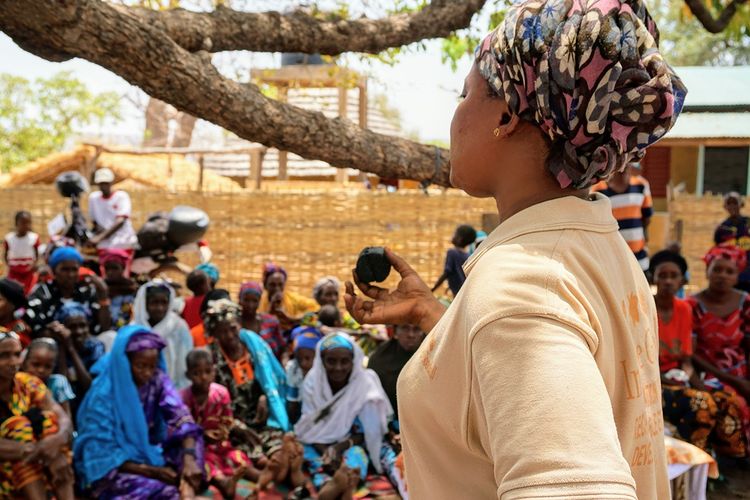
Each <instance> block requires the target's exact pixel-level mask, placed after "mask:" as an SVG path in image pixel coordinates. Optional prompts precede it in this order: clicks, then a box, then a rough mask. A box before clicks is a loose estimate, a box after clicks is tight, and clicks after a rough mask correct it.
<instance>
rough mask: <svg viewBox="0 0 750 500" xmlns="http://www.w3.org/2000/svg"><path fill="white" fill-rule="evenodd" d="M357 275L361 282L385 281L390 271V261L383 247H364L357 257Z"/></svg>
mask: <svg viewBox="0 0 750 500" xmlns="http://www.w3.org/2000/svg"><path fill="white" fill-rule="evenodd" d="M356 271H357V277H358V278H359V280H360V281H362V282H363V283H372V282H373V281H374V282H377V283H381V282H383V281H385V279H386V278H387V277H388V275H389V274H390V273H391V263H390V262H389V261H388V257H386V255H385V248H383V247H366V248H365V249H364V250H362V251H361V252H360V253H359V258H358V259H357V269H356Z"/></svg>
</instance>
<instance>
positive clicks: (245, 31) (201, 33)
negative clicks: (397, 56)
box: [120, 0, 487, 55]
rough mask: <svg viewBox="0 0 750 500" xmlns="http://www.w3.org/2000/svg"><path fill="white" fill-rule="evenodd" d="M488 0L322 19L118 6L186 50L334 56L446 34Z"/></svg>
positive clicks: (443, 0) (446, 0)
mask: <svg viewBox="0 0 750 500" xmlns="http://www.w3.org/2000/svg"><path fill="white" fill-rule="evenodd" d="M486 1H487V0H433V1H432V3H430V4H429V5H427V6H426V7H425V8H424V9H422V10H420V11H417V12H413V13H403V14H394V15H391V16H388V17H385V18H383V19H367V18H361V19H353V20H336V21H325V20H321V19H318V18H315V17H313V16H311V15H308V14H305V13H303V12H301V11H296V12H293V13H290V14H281V13H279V12H264V13H253V12H239V11H235V10H232V9H229V8H226V7H221V6H220V7H218V8H217V9H216V10H215V11H213V12H205V13H198V12H191V11H188V10H184V9H172V10H166V11H154V10H150V9H144V8H132V7H125V6H121V7H120V8H121V9H126V10H129V11H131V12H133V13H135V14H137V15H138V16H140V17H143V18H144V19H145V20H147V21H148V22H149V23H151V24H152V25H153V26H154V27H157V28H161V29H163V30H164V31H165V32H166V33H167V34H168V35H169V37H170V38H172V40H174V41H175V42H176V43H177V44H178V45H180V46H181V47H183V48H184V49H186V50H189V51H190V52H196V51H199V50H206V51H209V52H222V51H227V50H249V51H253V52H304V53H307V54H313V53H316V52H317V53H321V54H328V55H337V54H341V53H343V52H366V53H371V54H376V53H378V52H382V51H383V50H385V49H388V48H391V47H400V46H402V45H407V44H410V43H412V42H417V41H420V40H424V39H427V38H439V37H445V36H448V35H449V34H450V33H451V32H453V31H455V30H458V29H461V28H466V27H468V26H469V23H470V22H471V18H472V16H473V15H474V14H475V13H477V12H478V11H479V10H480V9H481V8H482V6H483V5H484V4H485V2H486Z"/></svg>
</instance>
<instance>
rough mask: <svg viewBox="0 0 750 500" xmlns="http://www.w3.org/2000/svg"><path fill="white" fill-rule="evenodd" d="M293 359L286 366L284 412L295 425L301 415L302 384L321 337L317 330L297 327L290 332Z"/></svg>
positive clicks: (308, 327) (310, 366)
mask: <svg viewBox="0 0 750 500" xmlns="http://www.w3.org/2000/svg"><path fill="white" fill-rule="evenodd" d="M292 337H293V339H294V340H293V341H292V346H293V350H294V357H293V358H292V359H290V360H289V361H288V362H287V364H286V367H285V368H286V385H287V389H286V411H287V414H288V415H289V421H290V422H291V423H293V424H294V423H296V422H297V420H299V417H300V415H301V414H302V405H301V396H300V391H301V389H302V382H303V381H304V379H305V375H307V372H309V371H310V368H312V365H313V361H315V346H317V345H318V342H319V341H320V339H321V338H322V337H323V335H322V334H321V332H320V331H319V330H318V329H317V328H313V327H310V326H299V327H297V328H295V329H294V330H292Z"/></svg>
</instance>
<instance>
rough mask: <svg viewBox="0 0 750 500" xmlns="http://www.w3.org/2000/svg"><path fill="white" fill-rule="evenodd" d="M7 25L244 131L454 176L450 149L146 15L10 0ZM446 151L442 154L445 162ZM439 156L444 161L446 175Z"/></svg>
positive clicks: (94, 5)
mask: <svg viewBox="0 0 750 500" xmlns="http://www.w3.org/2000/svg"><path fill="white" fill-rule="evenodd" d="M0 29H1V30H2V31H4V32H5V33H6V34H8V35H9V36H10V37H11V38H13V39H14V40H15V41H16V43H18V44H19V45H22V46H25V47H28V48H29V50H32V48H33V47H43V48H44V49H43V50H42V51H40V52H36V54H37V55H39V56H41V57H44V56H45V54H48V53H53V54H68V55H71V56H75V57H81V58H83V59H86V60H88V61H91V62H92V63H94V64H98V65H100V66H102V67H104V68H107V69H109V70H110V71H112V72H114V73H116V74H118V75H120V76H121V77H123V78H124V79H125V80H127V81H128V82H130V83H131V84H133V85H137V86H138V87H140V88H142V89H143V90H144V91H145V92H146V93H148V94H149V95H151V96H153V97H156V98H158V99H161V100H163V101H165V102H168V103H170V104H172V105H173V106H175V107H176V108H178V109H180V110H182V111H186V112H188V113H190V114H192V115H194V116H197V117H200V118H203V119H206V120H208V121H211V122H213V123H216V124H217V125H220V126H222V127H224V128H225V129H227V130H231V131H232V132H234V133H236V134H237V135H239V136H240V137H242V138H245V139H248V140H251V141H257V142H260V143H262V144H264V145H266V146H271V147H276V148H279V149H282V150H286V151H291V152H294V153H297V154H299V155H300V156H303V157H305V158H311V159H319V160H323V161H326V162H328V163H330V164H331V165H333V166H335V167H339V168H346V167H353V168H358V169H361V170H363V171H366V172H371V173H374V174H377V175H380V176H382V177H400V178H410V179H415V180H425V179H427V180H433V181H434V182H435V183H436V184H440V185H443V186H447V185H448V184H449V179H448V177H449V167H448V161H449V157H448V151H447V150H444V149H438V148H434V147H432V146H426V145H423V144H418V143H416V142H412V141H408V140H405V139H400V138H396V137H389V136H384V135H380V134H376V133H374V132H370V131H368V130H362V129H360V128H359V127H357V126H356V125H354V124H353V123H351V122H349V121H348V120H341V119H328V118H326V117H325V116H324V115H323V114H322V113H318V112H312V111H306V110H303V109H300V108H297V107H294V106H290V105H287V104H284V103H280V102H278V101H274V100H271V99H268V98H266V97H264V96H263V95H262V94H261V93H260V92H259V91H258V89H257V88H256V87H254V86H247V85H242V84H240V83H237V82H235V81H232V80H230V79H228V78H225V77H223V76H222V75H221V74H220V73H219V72H218V71H217V70H216V68H215V67H214V66H213V65H212V64H211V60H210V55H209V54H208V53H207V52H198V53H191V52H188V51H186V50H184V49H183V48H181V47H180V46H179V45H177V44H176V43H175V42H174V41H173V40H172V39H171V38H170V37H169V36H168V35H167V34H166V33H165V32H164V31H163V30H161V29H158V28H156V27H154V26H153V25H152V24H149V23H147V22H145V21H144V20H143V18H142V17H140V16H138V15H135V14H132V13H130V12H128V11H126V10H122V9H119V8H115V7H113V6H112V4H109V3H106V2H101V1H97V0H34V1H25V0H3V1H2V2H0ZM436 158H437V160H438V161H437V162H436ZM436 164H437V165H438V169H437V175H436V174H435V172H436Z"/></svg>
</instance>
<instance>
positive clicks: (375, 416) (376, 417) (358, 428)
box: [294, 334, 395, 500]
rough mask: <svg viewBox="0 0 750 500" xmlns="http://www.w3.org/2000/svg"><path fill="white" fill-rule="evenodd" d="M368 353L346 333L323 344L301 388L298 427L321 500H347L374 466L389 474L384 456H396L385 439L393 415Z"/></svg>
mask: <svg viewBox="0 0 750 500" xmlns="http://www.w3.org/2000/svg"><path fill="white" fill-rule="evenodd" d="M363 359H364V354H363V353H362V350H361V349H360V348H359V346H358V345H357V344H356V343H354V342H352V341H351V340H350V339H349V337H347V336H345V335H343V334H331V335H328V336H327V337H325V338H324V339H323V340H321V341H320V343H319V344H318V347H317V352H316V355H315V361H314V363H313V367H312V369H311V370H310V372H309V373H308V374H307V376H306V377H305V381H304V383H303V385H302V417H301V418H300V420H299V421H298V422H297V425H296V426H295V427H294V431H295V433H296V434H297V438H298V439H299V440H300V441H301V442H302V443H303V444H304V447H305V448H304V449H305V459H306V460H307V461H308V463H309V464H310V473H311V475H312V477H313V484H314V485H315V487H316V488H317V489H318V490H319V498H320V499H321V500H331V499H339V498H343V499H349V498H352V494H353V493H354V490H355V489H356V487H357V485H358V484H359V483H360V481H364V480H365V478H366V477H367V474H368V469H369V467H370V465H372V467H373V469H374V470H375V471H377V472H378V473H381V472H386V473H389V474H390V473H391V472H392V470H391V468H392V461H389V463H388V464H387V467H383V463H382V462H383V460H381V457H386V456H388V455H392V456H393V461H395V455H394V454H393V453H392V450H391V449H390V446H389V445H388V444H387V443H385V442H384V439H383V437H384V436H385V434H386V433H387V432H388V421H389V419H390V418H391V416H392V415H393V410H392V408H391V404H390V402H389V401H388V396H386V394H385V392H384V391H383V386H382V385H381V384H380V380H379V379H378V376H377V375H376V374H375V372H373V371H372V370H368V369H366V368H364V367H363V366H362V362H363Z"/></svg>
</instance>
